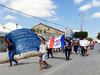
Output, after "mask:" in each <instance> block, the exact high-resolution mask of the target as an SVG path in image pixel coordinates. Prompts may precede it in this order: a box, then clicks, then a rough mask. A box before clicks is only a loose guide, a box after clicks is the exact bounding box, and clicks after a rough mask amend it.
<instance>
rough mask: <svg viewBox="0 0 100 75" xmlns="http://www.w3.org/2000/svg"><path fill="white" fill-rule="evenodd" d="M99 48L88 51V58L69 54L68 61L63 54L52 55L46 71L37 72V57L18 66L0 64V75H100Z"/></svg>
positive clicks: (20, 61) (44, 69) (20, 62)
mask: <svg viewBox="0 0 100 75" xmlns="http://www.w3.org/2000/svg"><path fill="white" fill-rule="evenodd" d="M99 50H100V48H99V45H98V44H96V45H95V48H94V50H89V56H85V57H82V56H81V55H79V54H78V55H75V54H74V53H72V54H71V57H70V60H69V61H65V54H63V53H57V54H54V58H49V59H47V60H46V61H47V62H48V63H49V64H50V67H49V68H48V69H47V68H46V67H45V65H43V70H41V71H38V69H39V62H38V57H31V58H28V59H22V60H19V61H18V62H19V65H17V66H16V65H14V62H13V66H12V67H10V68H9V67H8V66H9V63H5V64H0V75H100V51H99Z"/></svg>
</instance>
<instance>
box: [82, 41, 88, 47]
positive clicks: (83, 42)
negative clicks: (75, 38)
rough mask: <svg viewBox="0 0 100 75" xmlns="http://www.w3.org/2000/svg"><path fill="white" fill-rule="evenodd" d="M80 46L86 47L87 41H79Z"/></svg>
mask: <svg viewBox="0 0 100 75" xmlns="http://www.w3.org/2000/svg"><path fill="white" fill-rule="evenodd" d="M80 46H88V40H80Z"/></svg>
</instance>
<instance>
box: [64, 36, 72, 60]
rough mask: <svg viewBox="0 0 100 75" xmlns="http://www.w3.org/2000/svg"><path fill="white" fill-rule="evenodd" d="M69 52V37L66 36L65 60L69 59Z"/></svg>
mask: <svg viewBox="0 0 100 75" xmlns="http://www.w3.org/2000/svg"><path fill="white" fill-rule="evenodd" d="M70 52H71V38H68V39H67V38H66V41H65V56H66V59H65V60H66V61H69V57H70Z"/></svg>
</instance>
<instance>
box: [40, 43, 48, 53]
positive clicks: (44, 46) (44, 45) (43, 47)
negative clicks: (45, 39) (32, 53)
mask: <svg viewBox="0 0 100 75" xmlns="http://www.w3.org/2000/svg"><path fill="white" fill-rule="evenodd" d="M39 52H41V53H46V52H47V50H46V44H43V43H42V44H41V45H40V50H39Z"/></svg>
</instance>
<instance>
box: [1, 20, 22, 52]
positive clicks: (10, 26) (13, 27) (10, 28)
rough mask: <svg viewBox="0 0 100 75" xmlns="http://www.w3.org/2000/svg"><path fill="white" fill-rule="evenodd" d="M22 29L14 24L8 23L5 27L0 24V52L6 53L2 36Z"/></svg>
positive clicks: (5, 45)
mask: <svg viewBox="0 0 100 75" xmlns="http://www.w3.org/2000/svg"><path fill="white" fill-rule="evenodd" d="M20 28H23V27H22V26H20V25H16V24H15V23H12V22H8V23H7V24H6V25H4V26H3V25H1V24H0V52H7V44H6V42H5V40H4V36H5V35H6V34H8V33H10V32H11V31H13V30H16V29H20Z"/></svg>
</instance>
